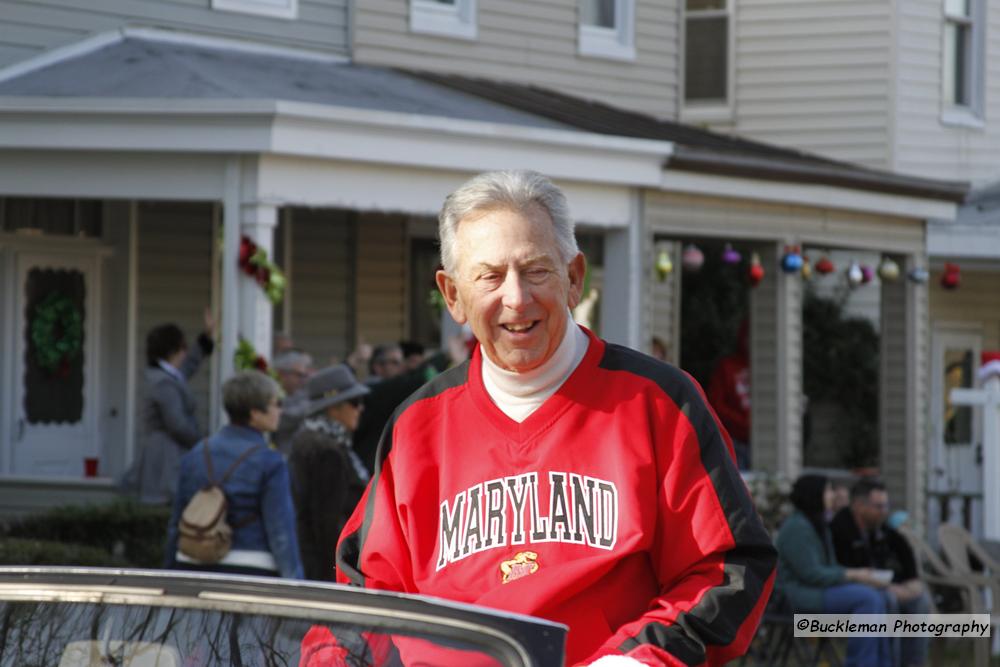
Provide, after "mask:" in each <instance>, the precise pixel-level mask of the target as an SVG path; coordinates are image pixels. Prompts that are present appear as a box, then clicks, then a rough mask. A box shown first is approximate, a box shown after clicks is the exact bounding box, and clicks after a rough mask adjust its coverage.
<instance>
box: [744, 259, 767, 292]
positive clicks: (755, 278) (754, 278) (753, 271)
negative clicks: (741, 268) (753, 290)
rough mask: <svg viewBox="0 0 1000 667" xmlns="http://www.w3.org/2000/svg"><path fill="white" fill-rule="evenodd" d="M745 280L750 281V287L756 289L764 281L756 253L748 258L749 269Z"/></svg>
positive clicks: (761, 267) (762, 268)
mask: <svg viewBox="0 0 1000 667" xmlns="http://www.w3.org/2000/svg"><path fill="white" fill-rule="evenodd" d="M747 278H748V279H749V280H750V286H751V287H756V286H757V285H759V284H760V281H761V280H763V279H764V267H763V266H761V264H760V256H759V255H758V254H757V253H753V255H751V256H750V269H749V270H748V271H747Z"/></svg>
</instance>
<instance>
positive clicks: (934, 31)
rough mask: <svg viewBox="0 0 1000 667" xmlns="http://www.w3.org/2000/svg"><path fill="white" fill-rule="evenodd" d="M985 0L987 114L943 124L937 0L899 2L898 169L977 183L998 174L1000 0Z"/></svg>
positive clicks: (940, 14) (940, 33)
mask: <svg viewBox="0 0 1000 667" xmlns="http://www.w3.org/2000/svg"><path fill="white" fill-rule="evenodd" d="M985 2H986V19H987V23H986V35H985V37H986V42H985V44H984V47H985V55H984V63H985V68H986V71H985V74H984V76H985V79H984V85H985V96H986V118H985V123H984V126H983V127H979V128H973V127H959V126H955V125H946V124H945V123H943V122H942V120H941V111H942V104H943V93H942V85H943V84H942V78H941V76H942V33H943V26H944V21H943V17H942V4H941V2H939V1H938V0H908V1H907V2H901V3H899V13H900V16H899V25H900V29H899V55H898V59H899V63H898V70H899V83H898V84H897V90H898V93H897V94H898V102H897V111H896V113H897V121H896V123H897V125H896V154H895V155H896V157H895V163H894V165H893V167H894V168H895V169H896V170H898V171H901V172H907V173H913V174H919V175H923V176H929V177H933V178H947V179H956V180H971V181H973V182H974V183H977V184H983V183H988V182H991V181H996V180H997V179H1000V160H998V159H997V156H998V155H1000V126H998V123H997V118H996V113H995V110H996V108H997V107H996V101H997V100H998V99H1000V64H998V63H1000V0H985Z"/></svg>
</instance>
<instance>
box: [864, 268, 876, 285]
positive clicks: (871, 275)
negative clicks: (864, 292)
mask: <svg viewBox="0 0 1000 667" xmlns="http://www.w3.org/2000/svg"><path fill="white" fill-rule="evenodd" d="M874 279H875V269H873V268H872V267H870V266H868V265H867V264H862V265H861V284H862V285H867V284H868V283H870V282H871V281H873V280H874Z"/></svg>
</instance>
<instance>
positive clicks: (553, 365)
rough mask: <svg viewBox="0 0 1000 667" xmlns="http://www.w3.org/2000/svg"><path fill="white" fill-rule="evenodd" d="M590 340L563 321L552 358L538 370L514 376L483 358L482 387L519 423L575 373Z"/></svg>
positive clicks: (572, 322) (499, 406) (571, 318)
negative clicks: (563, 324) (560, 337)
mask: <svg viewBox="0 0 1000 667" xmlns="http://www.w3.org/2000/svg"><path fill="white" fill-rule="evenodd" d="M589 345H590V339H589V338H587V334H585V333H583V329H581V328H580V327H579V326H577V324H576V322H574V321H573V316H572V314H570V315H569V317H567V319H566V332H565V333H564V334H563V339H562V342H561V343H559V347H557V348H556V351H555V352H554V353H553V354H552V356H551V357H550V358H549V359H548V360H547V361H545V363H543V364H542V365H541V366H539V367H538V368H533V369H531V370H530V371H525V372H524V373H514V372H512V371H508V370H504V369H503V368H500V367H499V366H497V365H496V364H495V363H493V361H491V360H490V358H489V357H487V356H486V355H485V354H484V355H483V386H484V387H486V393H487V394H489V395H490V398H491V399H493V402H494V403H495V404H496V406H497V407H498V408H500V409H501V410H502V411H503V412H504V414H506V415H507V416H508V417H510V418H511V419H513V420H514V421H516V422H518V423H521V422H523V421H524V420H525V419H527V418H528V415H530V414H531V413H532V412H534V411H535V410H537V409H538V408H539V407H540V406H541V405H542V403H544V402H545V401H546V399H548V397H549V396H551V395H552V394H554V393H556V392H557V391H558V390H559V387H561V386H562V384H563V382H565V381H566V379H567V378H568V377H569V376H570V375H571V374H572V373H573V371H575V370H576V367H577V366H579V365H580V362H581V361H583V357H584V355H586V354H587V347H588V346H589Z"/></svg>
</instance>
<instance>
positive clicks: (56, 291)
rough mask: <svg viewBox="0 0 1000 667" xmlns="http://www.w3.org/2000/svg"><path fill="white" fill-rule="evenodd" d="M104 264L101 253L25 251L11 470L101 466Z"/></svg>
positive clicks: (52, 473) (54, 472) (51, 473)
mask: <svg viewBox="0 0 1000 667" xmlns="http://www.w3.org/2000/svg"><path fill="white" fill-rule="evenodd" d="M97 266H98V265H97V261H96V258H95V257H94V256H93V255H77V254H65V255H63V254H42V253H23V254H18V255H17V259H16V262H15V267H16V278H17V283H16V289H17V291H16V295H15V299H14V303H15V317H14V322H13V325H14V329H13V332H14V341H15V342H14V378H15V380H14V392H13V397H14V407H13V410H12V411H11V414H12V415H13V417H14V420H13V421H14V423H13V431H14V433H13V437H12V438H11V446H10V450H9V452H8V461H7V463H8V466H7V468H8V471H9V473H10V474H13V475H19V476H44V477H83V476H84V475H85V474H91V475H93V474H95V473H96V470H95V468H96V460H97V459H98V458H99V456H100V452H99V451H98V450H99V445H98V443H99V439H98V432H97V405H96V403H97V401H96V395H97V391H96V390H97V387H98V379H97V377H96V373H97V369H99V368H100V364H99V363H98V359H97V358H96V357H97V351H98V349H99V345H98V344H97V340H98V336H99V328H98V322H99V320H100V317H99V313H98V308H99V299H98V297H97V295H98V293H99V291H98V285H97V283H98V275H97V274H98V268H97ZM88 459H89V461H88Z"/></svg>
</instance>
